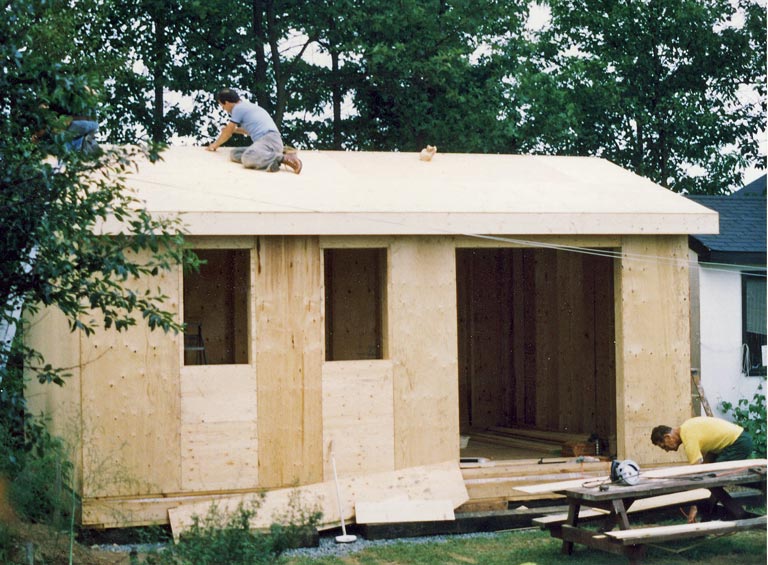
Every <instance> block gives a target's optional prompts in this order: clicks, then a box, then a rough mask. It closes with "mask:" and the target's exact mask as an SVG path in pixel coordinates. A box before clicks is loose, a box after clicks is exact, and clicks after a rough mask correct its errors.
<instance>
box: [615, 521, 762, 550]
mask: <svg viewBox="0 0 768 565" xmlns="http://www.w3.org/2000/svg"><path fill="white" fill-rule="evenodd" d="M767 523H768V522H767V521H766V517H765V516H757V517H756V518H745V519H743V520H715V521H712V522H701V523H698V524H678V525H674V526H654V527H648V528H633V529H631V530H615V531H612V532H604V534H605V535H606V536H608V537H611V538H613V539H616V540H619V541H620V542H621V543H622V544H623V545H638V544H646V543H653V542H661V541H670V540H677V539H687V538H694V537H701V536H709V535H714V534H727V533H732V532H737V531H743V530H760V529H765V527H766V524H767Z"/></svg>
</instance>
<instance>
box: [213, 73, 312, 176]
mask: <svg viewBox="0 0 768 565" xmlns="http://www.w3.org/2000/svg"><path fill="white" fill-rule="evenodd" d="M216 100H217V101H218V103H219V106H221V107H222V108H223V109H224V111H226V112H227V114H229V115H230V120H229V122H228V123H227V125H225V126H224V127H223V128H222V130H221V133H220V134H219V137H218V138H216V141H214V142H213V143H211V144H210V145H209V146H208V147H206V150H208V151H216V150H217V149H218V148H219V147H221V146H222V145H223V144H224V143H226V142H227V141H228V140H229V138H230V137H232V135H233V134H235V133H239V134H242V135H249V136H251V141H252V142H253V143H252V144H251V145H250V146H249V147H236V148H234V149H233V150H232V152H231V153H230V159H231V160H232V161H235V162H236V163H242V164H243V166H244V167H245V168H246V169H261V170H265V171H269V172H270V173H273V172H275V171H278V170H279V169H280V165H282V164H285V165H287V166H288V167H290V168H291V169H293V172H294V173H296V174H299V173H300V172H301V160H300V159H299V158H298V157H297V156H296V155H295V154H294V153H285V152H284V147H283V139H282V137H281V136H280V132H279V131H278V130H277V126H276V125H275V122H274V120H272V118H271V117H270V115H269V114H267V112H266V110H264V109H263V108H262V107H261V106H259V105H257V104H254V103H252V102H248V101H247V100H243V99H241V98H240V95H239V94H238V93H237V92H235V91H234V90H232V89H230V88H223V89H221V90H220V91H219V92H218V94H217V95H216Z"/></svg>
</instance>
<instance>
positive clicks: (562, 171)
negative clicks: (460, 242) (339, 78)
mask: <svg viewBox="0 0 768 565" xmlns="http://www.w3.org/2000/svg"><path fill="white" fill-rule="evenodd" d="M228 153H229V152H228V150H226V149H220V150H219V151H217V152H216V153H211V152H206V151H204V149H203V148H201V147H172V148H170V149H169V150H167V151H165V152H164V153H163V161H161V162H159V163H157V164H151V163H149V162H143V163H140V164H139V170H138V172H136V173H132V174H130V175H129V176H128V185H129V187H131V188H132V189H134V190H135V191H136V193H137V195H138V197H139V199H140V200H142V201H144V202H145V203H146V206H147V208H148V210H150V211H151V212H153V213H156V214H159V215H173V216H175V215H178V216H180V217H181V218H182V220H183V222H184V223H185V224H186V226H187V231H188V232H189V233H190V234H191V235H367V234H371V235H387V234H392V235H395V234H412V235H460V234H488V235H516V234H529V235H540V234H541V235H545V234H546V235H565V234H580V235H587V234H590V235H591V234H597V235H599V234H610V235H620V234H647V235H661V234H693V233H717V231H718V215H717V213H716V212H713V211H712V210H709V209H708V208H705V207H704V206H701V205H699V204H697V203H695V202H692V201H690V200H688V199H686V198H684V197H682V196H680V195H678V194H675V193H673V192H671V191H669V190H667V189H665V188H663V187H661V186H659V185H656V184H654V183H653V182H651V181H649V180H648V179H645V178H643V177H640V176H638V175H635V174H633V173H631V172H629V171H626V170H624V169H622V168H621V167H618V166H616V165H614V164H612V163H610V162H608V161H606V160H604V159H599V158H594V157H557V156H522V155H480V154H440V153H438V154H437V155H436V156H435V157H434V159H433V160H432V161H429V162H425V161H421V160H419V157H418V154H415V153H382V152H342V151H338V152H336V151H307V152H301V153H300V157H301V159H302V160H303V161H304V168H303V170H302V173H301V175H295V174H293V173H290V172H288V171H280V172H278V173H266V172H262V171H253V170H247V169H245V168H243V167H242V166H241V165H239V164H236V163H232V162H230V161H229V160H228Z"/></svg>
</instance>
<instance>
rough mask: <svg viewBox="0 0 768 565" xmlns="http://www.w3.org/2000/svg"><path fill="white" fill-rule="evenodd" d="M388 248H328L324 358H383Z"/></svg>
mask: <svg viewBox="0 0 768 565" xmlns="http://www.w3.org/2000/svg"><path fill="white" fill-rule="evenodd" d="M386 257H387V253H386V249H326V250H325V253H324V269H325V358H326V360H328V361H351V360H357V359H383V358H384V354H385V352H384V335H385V331H384V320H383V315H384V311H385V308H384V302H385V284H386V282H385V278H386V274H385V273H386Z"/></svg>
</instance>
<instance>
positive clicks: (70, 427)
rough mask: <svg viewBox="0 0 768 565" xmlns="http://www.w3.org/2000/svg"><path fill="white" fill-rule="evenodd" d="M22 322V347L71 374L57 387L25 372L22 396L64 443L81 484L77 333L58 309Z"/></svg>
mask: <svg viewBox="0 0 768 565" xmlns="http://www.w3.org/2000/svg"><path fill="white" fill-rule="evenodd" d="M24 319H25V323H27V324H28V329H27V330H26V332H25V333H24V342H25V344H26V345H27V346H28V347H31V348H32V349H34V350H36V351H39V352H40V353H42V354H43V355H44V357H45V363H50V364H51V365H52V366H54V367H63V368H66V372H67V373H69V374H70V376H69V377H67V378H66V379H65V383H64V386H58V385H55V384H41V383H40V382H39V381H38V380H37V378H36V377H35V376H34V375H33V374H32V373H31V372H29V371H27V372H26V374H25V383H26V385H25V390H24V396H25V398H26V401H27V408H28V409H29V411H30V413H32V414H33V415H35V416H40V415H44V416H45V417H46V419H47V422H48V430H49V431H50V432H51V434H53V435H55V436H58V437H60V438H63V439H64V440H65V442H66V443H67V445H68V447H69V450H70V455H71V457H72V463H73V464H74V469H75V474H76V478H77V481H78V484H80V481H81V478H82V477H81V475H82V469H83V465H82V433H83V432H82V427H81V421H82V420H81V404H80V393H81V375H80V373H81V371H80V332H79V331H76V332H72V331H70V329H69V324H68V323H67V319H66V317H65V316H64V314H62V313H61V311H60V310H59V309H58V308H45V309H43V310H41V311H40V312H38V313H37V314H35V315H30V316H25V318H24Z"/></svg>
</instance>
